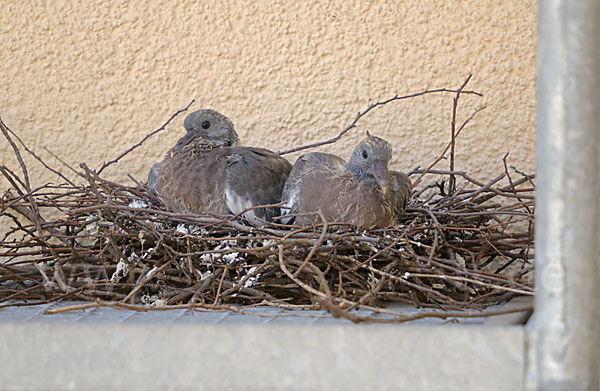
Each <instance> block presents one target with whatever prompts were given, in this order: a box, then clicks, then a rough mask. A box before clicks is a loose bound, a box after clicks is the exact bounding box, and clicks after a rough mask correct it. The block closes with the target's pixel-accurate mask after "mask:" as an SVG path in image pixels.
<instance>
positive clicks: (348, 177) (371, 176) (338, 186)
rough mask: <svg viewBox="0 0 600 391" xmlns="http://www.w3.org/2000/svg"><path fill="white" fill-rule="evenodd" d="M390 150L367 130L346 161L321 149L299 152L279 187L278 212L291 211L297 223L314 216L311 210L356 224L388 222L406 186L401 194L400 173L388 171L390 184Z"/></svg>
mask: <svg viewBox="0 0 600 391" xmlns="http://www.w3.org/2000/svg"><path fill="white" fill-rule="evenodd" d="M391 154H392V147H391V145H390V144H389V143H388V142H387V141H385V140H383V139H382V138H379V137H375V136H371V135H367V138H366V139H365V140H363V141H362V142H361V143H360V144H358V146H357V147H356V148H355V149H354V151H353V153H352V156H351V157H350V160H349V161H348V162H345V161H344V160H343V159H341V158H340V157H338V156H335V155H331V154H327V153H321V152H311V153H307V154H305V155H302V156H301V157H300V158H298V160H297V161H296V163H295V164H294V167H293V168H292V172H291V173H290V176H289V178H288V180H287V182H286V184H285V186H284V189H283V194H282V201H283V202H284V206H285V207H287V208H288V209H284V213H292V214H295V215H296V217H295V221H296V223H297V224H300V225H307V224H312V223H313V222H319V220H320V218H319V216H317V215H316V214H315V212H318V211H320V212H321V213H322V214H323V216H324V217H325V219H326V220H327V221H328V222H333V221H335V222H345V223H350V224H352V225H354V226H356V227H359V228H375V227H385V226H389V225H392V224H393V222H394V219H395V217H396V210H399V211H400V210H401V211H402V213H403V211H404V206H403V204H404V203H405V202H404V199H408V195H410V191H409V193H408V195H406V194H405V192H406V186H405V183H404V180H403V178H402V175H404V174H401V173H398V174H399V175H400V176H396V174H393V175H392V176H391V177H392V181H391V182H392V185H393V186H392V187H391V188H390V186H389V182H390V174H389V173H388V168H387V165H388V162H389V160H390V157H391ZM393 173H394V172H393ZM406 179H408V178H406ZM409 183H410V181H409ZM402 197H404V198H402Z"/></svg>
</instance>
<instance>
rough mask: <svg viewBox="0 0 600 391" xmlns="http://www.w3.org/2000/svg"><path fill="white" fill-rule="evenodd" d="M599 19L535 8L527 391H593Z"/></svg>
mask: <svg viewBox="0 0 600 391" xmlns="http://www.w3.org/2000/svg"><path fill="white" fill-rule="evenodd" d="M599 16H600V1H599V0H539V6H538V51H537V185H536V225H535V237H536V276H535V284H536V298H535V307H536V308H535V314H534V318H533V319H532V324H531V328H530V331H531V333H533V334H532V335H531V341H532V346H531V347H530V349H531V350H530V356H529V364H528V365H529V369H528V371H529V372H528V373H527V376H528V377H529V384H528V385H527V388H531V387H532V385H533V387H535V388H536V389H539V390H594V391H597V390H598V373H599V365H598V357H599V349H600V344H599V338H600V337H599V334H600V326H599V325H600V321H599V320H600V311H599V308H600V306H599V305H598V302H599V301H600V289H599V286H600V285H599V283H598V282H599V271H600V267H599V263H600V259H599V247H598V243H599V231H598V228H599V224H598V221H599V211H600V210H599V207H598V206H599V202H598V198H599V195H600V192H599V185H598V183H599V180H598V178H599V173H598V171H599V166H600V165H599V161H600V160H599V158H598V147H599V138H600V137H599V133H600V128H599V124H600V114H599V110H598V104H599V95H600V83H599V79H600V73H599V72H600V68H599V66H598V65H599V63H600V62H599V53H600V17H599ZM532 377H533V379H532Z"/></svg>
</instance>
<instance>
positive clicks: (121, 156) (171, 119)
mask: <svg viewBox="0 0 600 391" xmlns="http://www.w3.org/2000/svg"><path fill="white" fill-rule="evenodd" d="M194 102H196V100H195V99H192V101H191V102H190V103H188V105H187V106H186V107H185V108H183V109H181V110H178V111H177V112H175V114H173V115H172V116H171V118H169V119H168V120H167V122H165V123H164V124H163V125H162V126H161V127H160V128H158V129H156V130H155V131H153V132H151V133H148V134H147V135H146V136H144V138H143V139H142V141H140V142H139V143H137V144H135V145H134V146H132V147H131V148H129V149H127V150H126V151H125V152H123V153H122V154H120V155H119V156H118V157H117V158H116V159H113V160H111V161H109V162H106V163H104V164H102V167H100V168H99V169H98V170H97V171H96V174H97V175H100V174H101V173H102V171H104V169H105V168H106V167H108V166H110V165H111V164H114V163H116V162H118V161H119V160H121V159H122V158H123V157H124V156H125V155H127V154H128V153H129V152H131V151H133V150H134V149H136V148H138V147H140V146H141V145H142V144H143V143H144V142H145V141H146V140H148V139H149V138H150V137H152V136H154V135H155V134H156V133H158V132H160V131H161V130H164V129H165V128H166V127H167V125H168V124H170V123H171V121H173V120H174V119H175V117H177V116H178V115H179V114H181V113H183V112H184V111H187V110H188V109H189V108H190V106H191V105H192V104H194Z"/></svg>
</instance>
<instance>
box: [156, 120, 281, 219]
mask: <svg viewBox="0 0 600 391" xmlns="http://www.w3.org/2000/svg"><path fill="white" fill-rule="evenodd" d="M183 126H184V128H185V129H186V130H187V134H186V135H185V136H183V137H182V138H181V139H179V141H178V142H177V144H176V145H175V146H174V147H173V148H172V149H171V150H170V151H169V152H168V153H167V155H166V156H165V158H164V160H163V161H162V162H161V163H156V164H154V166H153V167H152V169H151V170H150V173H149V174H148V184H149V185H150V187H152V188H154V189H155V190H156V191H157V193H158V194H159V195H160V196H161V198H162V199H163V201H164V203H165V205H166V206H167V208H169V209H171V210H175V211H180V212H191V213H214V214H239V213H241V212H242V211H244V210H246V209H248V208H250V207H253V206H256V205H266V204H275V203H278V202H280V199H281V191H282V189H283V185H284V183H285V180H286V179H287V177H288V175H289V173H290V170H291V168H292V165H291V164H290V163H289V162H288V161H287V160H286V159H284V158H282V157H280V156H278V155H276V154H275V153H273V152H271V151H269V150H267V149H263V148H253V147H242V146H239V138H238V135H237V133H236V131H235V129H234V127H233V124H232V123H231V121H230V120H229V119H228V118H227V117H225V116H224V115H222V114H220V113H218V112H216V111H214V110H199V111H196V112H194V113H192V114H190V115H188V117H187V118H186V119H185V121H184V123H183ZM278 214H279V208H275V207H269V208H258V209H253V210H250V211H248V212H246V213H244V217H245V218H246V219H248V220H250V221H251V222H255V218H257V217H258V218H260V219H263V220H267V221H271V220H272V218H273V216H275V215H278Z"/></svg>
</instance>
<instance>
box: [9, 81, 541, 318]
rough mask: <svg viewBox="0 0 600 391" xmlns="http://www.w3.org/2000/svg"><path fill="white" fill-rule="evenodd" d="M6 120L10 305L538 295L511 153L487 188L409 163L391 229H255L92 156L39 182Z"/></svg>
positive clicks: (302, 303)
mask: <svg viewBox="0 0 600 391" xmlns="http://www.w3.org/2000/svg"><path fill="white" fill-rule="evenodd" d="M459 92H460V90H459ZM374 106H375V105H374ZM374 106H372V107H374ZM369 110H370V109H369ZM365 113H366V112H365ZM365 113H362V115H364V114H365ZM360 115H361V113H359V117H357V119H358V118H360ZM355 122H356V121H355ZM0 124H1V126H2V132H3V133H4V136H5V137H6V139H7V140H8V141H9V142H10V143H11V145H12V146H13V149H14V150H15V153H16V154H17V157H18V159H19V161H20V162H21V169H22V172H23V175H17V174H16V173H15V172H14V171H13V170H10V169H8V168H7V167H4V166H3V167H0V171H1V172H2V174H3V175H4V176H5V178H6V179H7V180H8V181H9V183H10V184H11V189H9V190H8V191H7V192H6V193H5V194H4V196H3V198H2V203H1V212H0V216H3V217H4V218H6V217H8V218H10V219H11V220H12V221H13V224H12V226H11V227H10V230H9V231H8V233H7V234H6V235H4V237H2V238H1V241H0V248H1V252H0V305H2V306H6V305H19V303H48V302H51V301H59V300H66V299H77V300H86V301H94V302H97V301H101V302H103V303H112V305H114V306H119V305H118V304H119V303H120V304H121V305H122V306H128V307H129V308H141V306H144V307H161V308H164V307H167V308H169V307H170V306H178V307H177V308H181V306H189V307H190V308H194V307H203V308H223V306H228V305H256V304H267V305H272V306H278V307H282V308H287V307H307V308H308V307H311V308H314V307H315V306H320V307H321V308H326V309H328V310H329V311H331V312H332V313H333V314H334V315H341V316H346V317H348V318H349V319H351V320H355V321H359V320H362V319H359V318H358V317H356V316H355V315H352V311H351V310H352V309H360V308H362V309H369V310H371V311H374V312H381V311H384V312H385V310H382V308H385V307H386V306H389V305H390V304H391V303H403V304H410V305H414V306H415V307H433V308H439V309H442V310H445V311H464V310H483V309H485V308H487V307H488V306H491V305H496V304H502V303H506V302H507V301H509V300H510V299H512V298H513V297H515V296H520V295H532V294H533V285H532V284H533V283H532V271H533V255H534V254H533V245H534V243H533V217H534V183H533V177H532V176H529V175H525V174H522V173H519V172H518V171H516V169H512V170H509V168H508V167H507V165H506V162H505V172H504V173H502V174H501V175H499V176H498V177H496V178H494V179H493V180H491V181H489V182H487V183H482V182H479V181H477V180H475V179H473V178H471V177H470V176H469V175H467V174H465V173H463V172H456V171H439V170H437V171H436V170H432V169H431V167H430V168H429V169H426V170H421V169H416V170H413V172H412V173H411V174H412V175H411V179H412V180H413V182H418V183H419V185H418V186H416V190H415V191H414V192H413V196H412V199H411V201H410V203H409V209H408V210H407V213H406V215H405V216H404V217H403V219H402V221H401V224H398V225H396V226H394V227H390V228H388V229H377V230H367V231H357V230H355V229H353V228H352V227H349V226H347V225H341V224H336V223H335V222H327V221H322V223H321V224H318V225H315V226H311V227H300V226H282V225H280V224H276V223H271V224H269V223H266V224H265V225H264V226H262V227H253V226H251V225H249V224H247V223H246V222H244V221H243V220H242V219H241V218H240V217H237V216H208V215H195V214H181V213H173V212H170V211H167V210H165V209H164V207H163V206H162V205H161V203H160V200H159V199H158V198H157V197H156V195H155V194H154V193H153V192H152V191H150V190H149V189H148V188H147V187H146V186H145V185H143V184H141V183H137V184H136V185H134V186H125V185H121V184H117V183H113V182H111V181H108V180H106V179H104V178H102V177H101V176H100V175H98V173H97V172H95V171H92V170H90V169H88V168H87V167H86V166H85V165H82V166H81V169H80V170H77V174H78V177H79V181H78V183H79V184H76V182H77V181H71V180H69V179H68V178H67V177H66V176H64V175H62V173H60V172H57V171H56V170H53V171H54V172H55V173H58V174H60V175H61V176H62V177H63V178H64V179H65V182H64V183H62V184H60V185H50V184H48V185H44V186H40V187H37V188H33V187H32V186H31V185H30V184H29V179H28V177H27V169H26V167H25V164H24V163H23V160H22V158H21V156H20V152H19V149H18V148H17V145H16V143H15V142H13V138H15V139H17V140H18V141H19V142H20V139H18V137H17V136H16V135H15V134H14V133H13V132H12V131H10V129H8V128H7V127H6V126H5V125H4V124H3V123H1V122H0ZM465 124H466V122H465ZM352 127H353V125H352ZM463 127H464V124H463ZM460 129H462V127H461V128H460ZM11 135H12V136H11ZM456 135H457V134H456ZM453 142H454V137H453V139H452V145H453ZM22 146H23V147H25V146H24V144H22ZM25 149H26V150H27V151H28V152H30V153H31V154H32V155H34V156H36V155H35V154H33V152H31V151H29V150H28V149H27V148H26V147H25ZM36 157H37V156H36ZM38 160H40V161H41V159H39V158H38ZM42 163H43V162H42ZM44 164H45V163H44ZM48 168H49V167H48ZM49 169H50V168H49ZM100 171H101V170H100ZM511 172H512V174H511ZM422 177H424V178H426V179H428V180H427V181H421V178H422ZM513 177H514V178H513ZM425 182H427V183H429V185H427V186H426V185H423V184H422V183H425ZM448 184H449V185H448ZM49 212H51V213H49ZM44 216H52V217H44ZM21 305H22V304H21ZM387 312H389V311H387Z"/></svg>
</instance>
